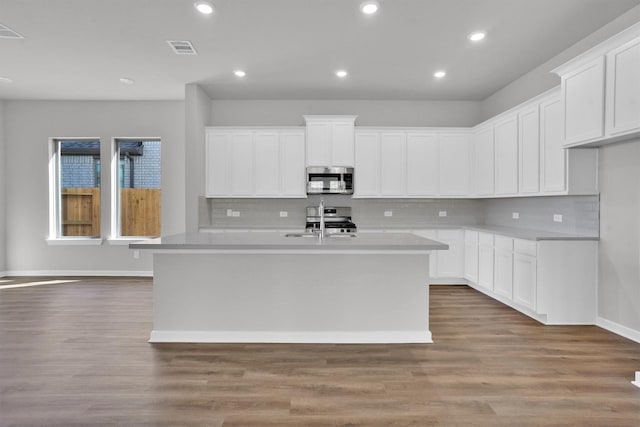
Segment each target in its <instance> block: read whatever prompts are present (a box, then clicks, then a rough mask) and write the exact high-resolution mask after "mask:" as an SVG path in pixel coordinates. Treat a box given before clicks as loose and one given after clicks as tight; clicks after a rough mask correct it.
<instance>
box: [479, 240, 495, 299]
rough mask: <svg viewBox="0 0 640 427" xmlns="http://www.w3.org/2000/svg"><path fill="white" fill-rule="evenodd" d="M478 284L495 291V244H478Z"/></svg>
mask: <svg viewBox="0 0 640 427" xmlns="http://www.w3.org/2000/svg"><path fill="white" fill-rule="evenodd" d="M478 286H480V287H482V288H484V289H486V290H488V291H493V246H488V245H482V244H480V245H479V246H478Z"/></svg>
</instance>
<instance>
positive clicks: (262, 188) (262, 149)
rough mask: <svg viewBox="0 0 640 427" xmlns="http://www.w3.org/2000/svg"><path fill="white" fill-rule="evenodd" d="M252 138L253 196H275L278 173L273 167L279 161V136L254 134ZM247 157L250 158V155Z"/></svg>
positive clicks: (262, 133) (268, 133)
mask: <svg viewBox="0 0 640 427" xmlns="http://www.w3.org/2000/svg"><path fill="white" fill-rule="evenodd" d="M253 138H254V139H253V143H254V147H253V149H254V154H255V155H254V156H253V158H254V160H255V168H254V171H255V194H256V196H265V197H268V196H277V195H278V193H279V187H278V183H279V182H280V177H279V172H280V171H279V170H278V168H274V167H273V165H277V164H278V163H279V161H280V159H279V157H280V135H278V132H256V133H255V134H254V136H253ZM248 157H249V158H251V154H249V156H248Z"/></svg>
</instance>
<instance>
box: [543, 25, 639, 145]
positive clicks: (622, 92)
mask: <svg viewBox="0 0 640 427" xmlns="http://www.w3.org/2000/svg"><path fill="white" fill-rule="evenodd" d="M553 71H554V72H555V73H556V74H558V75H559V76H560V78H561V86H562V106H563V111H564V112H563V144H564V146H565V147H567V148H568V147H577V146H599V145H602V144H607V143H611V142H616V141H621V140H624V139H629V138H633V137H635V136H637V135H638V134H640V82H639V81H638V76H639V75H640V23H637V24H635V25H633V26H631V27H629V28H627V29H626V30H624V31H622V32H620V33H618V34H616V35H615V36H613V37H611V38H609V39H608V40H606V41H604V42H602V43H600V44H599V45H597V46H595V47H593V48H591V49H590V50H588V51H586V52H584V53H583V54H581V55H579V56H578V57H576V58H574V59H572V60H570V61H568V62H567V63H565V64H563V65H561V66H560V67H558V68H556V69H555V70H553Z"/></svg>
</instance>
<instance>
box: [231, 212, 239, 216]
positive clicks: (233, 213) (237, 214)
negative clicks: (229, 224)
mask: <svg viewBox="0 0 640 427" xmlns="http://www.w3.org/2000/svg"><path fill="white" fill-rule="evenodd" d="M231 216H236V217H237V216H240V211H232V212H231Z"/></svg>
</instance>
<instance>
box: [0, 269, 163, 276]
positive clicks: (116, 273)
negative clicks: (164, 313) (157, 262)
mask: <svg viewBox="0 0 640 427" xmlns="http://www.w3.org/2000/svg"><path fill="white" fill-rule="evenodd" d="M5 276H21V277H24V276H34V277H38V276H55V277H60V276H71V277H79V276H85V277H86V276H105V277H109V276H111V277H153V271H129V270H9V271H6V272H5Z"/></svg>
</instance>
